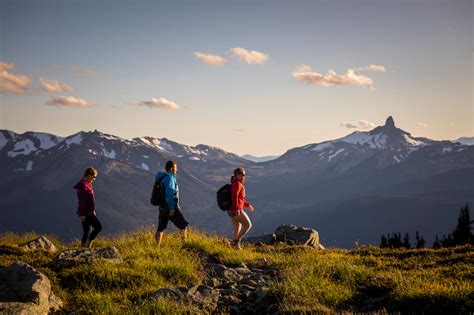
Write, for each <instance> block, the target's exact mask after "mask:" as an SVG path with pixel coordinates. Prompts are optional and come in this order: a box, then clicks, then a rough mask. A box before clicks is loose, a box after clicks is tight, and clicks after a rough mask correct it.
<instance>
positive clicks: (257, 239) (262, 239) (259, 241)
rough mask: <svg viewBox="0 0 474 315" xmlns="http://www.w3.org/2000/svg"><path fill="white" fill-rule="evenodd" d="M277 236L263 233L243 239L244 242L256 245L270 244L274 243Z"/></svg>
mask: <svg viewBox="0 0 474 315" xmlns="http://www.w3.org/2000/svg"><path fill="white" fill-rule="evenodd" d="M276 240H277V237H276V235H275V234H274V233H272V234H263V235H262V236H251V237H247V238H245V239H244V242H246V243H251V244H256V245H271V244H274V243H275V242H276Z"/></svg>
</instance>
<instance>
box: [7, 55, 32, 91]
mask: <svg viewBox="0 0 474 315" xmlns="http://www.w3.org/2000/svg"><path fill="white" fill-rule="evenodd" d="M15 67H16V65H15V64H14V63H7V62H4V61H0V93H16V94H25V93H26V91H27V87H28V84H30V83H31V78H30V77H28V76H26V75H19V74H13V73H11V71H13V70H14V69H15Z"/></svg>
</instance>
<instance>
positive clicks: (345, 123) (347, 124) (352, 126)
mask: <svg viewBox="0 0 474 315" xmlns="http://www.w3.org/2000/svg"><path fill="white" fill-rule="evenodd" d="M341 127H344V128H347V129H355V128H357V125H354V124H351V123H348V122H345V121H343V122H342V123H341Z"/></svg>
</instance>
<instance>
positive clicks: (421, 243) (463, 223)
mask: <svg viewBox="0 0 474 315" xmlns="http://www.w3.org/2000/svg"><path fill="white" fill-rule="evenodd" d="M473 222H474V221H472V220H471V216H470V214H469V205H468V204H466V205H465V206H464V207H461V211H460V213H459V216H458V223H457V225H456V227H455V228H454V230H453V231H452V232H451V233H448V235H443V237H442V238H441V239H440V238H439V237H438V235H436V238H435V241H434V243H433V248H441V247H452V246H458V245H465V244H471V245H474V234H473V233H472V232H471V230H472V228H471V224H472V223H473ZM425 245H426V241H425V239H424V238H423V236H422V235H421V234H420V233H419V232H418V231H416V235H415V243H414V244H413V246H412V244H411V242H410V235H409V234H408V233H405V235H404V237H403V239H402V237H401V233H392V234H387V235H385V234H382V235H381V236H380V248H407V249H408V248H424V247H425Z"/></svg>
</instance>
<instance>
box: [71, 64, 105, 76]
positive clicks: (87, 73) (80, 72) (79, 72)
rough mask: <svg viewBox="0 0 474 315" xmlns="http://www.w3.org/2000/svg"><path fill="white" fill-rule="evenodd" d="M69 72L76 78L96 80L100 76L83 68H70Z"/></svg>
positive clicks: (92, 70) (89, 69)
mask: <svg viewBox="0 0 474 315" xmlns="http://www.w3.org/2000/svg"><path fill="white" fill-rule="evenodd" d="M71 72H72V74H74V75H75V76H77V77H87V78H98V77H99V76H100V75H99V73H98V72H97V71H96V70H94V69H91V68H88V67H84V66H72V67H71Z"/></svg>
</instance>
